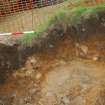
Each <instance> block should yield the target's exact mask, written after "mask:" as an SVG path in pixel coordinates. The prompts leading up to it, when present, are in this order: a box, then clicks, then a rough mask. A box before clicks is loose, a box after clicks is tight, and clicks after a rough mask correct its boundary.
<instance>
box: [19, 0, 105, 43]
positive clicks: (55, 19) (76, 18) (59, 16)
mask: <svg viewBox="0 0 105 105" xmlns="http://www.w3.org/2000/svg"><path fill="white" fill-rule="evenodd" d="M68 1H69V0H67V2H68ZM103 10H105V4H100V5H95V6H93V7H85V6H79V7H74V8H72V9H71V8H69V7H66V8H63V7H62V9H60V10H59V11H57V12H56V13H55V14H54V15H53V16H52V17H51V18H50V19H48V21H47V22H45V23H43V24H41V25H40V26H39V27H38V28H37V30H36V32H35V33H34V34H27V35H25V36H23V37H21V38H20V39H19V40H20V41H22V42H24V41H25V42H26V41H28V40H32V39H33V38H35V37H38V36H41V35H43V33H44V32H45V31H46V30H47V29H48V27H50V26H51V25H52V24H55V23H59V22H63V23H64V24H67V25H68V24H69V25H73V26H75V27H76V26H77V24H79V23H80V22H81V17H82V16H84V17H87V15H88V16H97V12H99V11H103Z"/></svg>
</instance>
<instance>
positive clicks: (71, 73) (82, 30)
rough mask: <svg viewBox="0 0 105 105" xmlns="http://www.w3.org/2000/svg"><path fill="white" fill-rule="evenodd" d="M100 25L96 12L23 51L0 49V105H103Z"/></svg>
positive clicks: (104, 38)
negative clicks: (92, 15)
mask: <svg viewBox="0 0 105 105" xmlns="http://www.w3.org/2000/svg"><path fill="white" fill-rule="evenodd" d="M104 20H105V13H104V12H99V13H98V18H97V17H90V18H85V19H84V18H83V19H82V20H81V23H80V24H77V27H74V26H67V27H66V30H65V27H64V25H62V24H61V23H56V24H55V25H53V27H51V28H49V29H48V30H47V31H46V32H45V33H44V35H43V37H40V38H37V39H33V40H32V41H31V42H30V41H29V42H27V43H26V44H25V45H24V44H20V43H17V42H16V41H13V40H12V41H11V40H10V42H11V44H9V46H8V45H7V44H6V43H5V44H4V43H2V44H0V61H1V62H2V63H0V72H1V73H0V81H1V84H0V105H2V104H4V105H104V104H105V101H104V100H105V85H104V82H105V22H104Z"/></svg>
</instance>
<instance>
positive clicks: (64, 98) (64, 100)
mask: <svg viewBox="0 0 105 105" xmlns="http://www.w3.org/2000/svg"><path fill="white" fill-rule="evenodd" d="M62 102H63V103H64V104H65V105H68V104H70V100H69V98H68V97H66V96H65V97H63V98H62Z"/></svg>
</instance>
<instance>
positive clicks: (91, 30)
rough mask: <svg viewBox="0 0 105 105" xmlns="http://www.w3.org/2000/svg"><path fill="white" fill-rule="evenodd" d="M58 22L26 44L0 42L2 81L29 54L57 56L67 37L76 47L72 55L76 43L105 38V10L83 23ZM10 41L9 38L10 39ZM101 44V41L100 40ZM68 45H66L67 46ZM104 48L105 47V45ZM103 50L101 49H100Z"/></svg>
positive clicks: (25, 59)
mask: <svg viewBox="0 0 105 105" xmlns="http://www.w3.org/2000/svg"><path fill="white" fill-rule="evenodd" d="M64 29H65V28H64V25H62V24H61V23H56V24H55V25H53V27H51V28H49V29H48V30H47V31H46V32H45V33H44V34H43V35H42V36H41V37H40V38H35V39H33V40H32V41H31V42H30V41H29V42H27V43H25V44H22V43H18V42H17V41H14V40H13V41H10V44H8V43H4V42H3V43H4V44H3V43H2V42H1V43H0V83H1V82H3V80H5V78H6V77H7V74H8V73H11V72H13V71H14V70H16V69H17V68H20V67H22V66H24V64H25V62H26V61H27V59H28V57H29V56H32V55H34V54H38V53H47V54H49V53H53V54H52V55H53V57H56V54H55V53H54V52H55V49H57V46H58V45H59V43H60V42H62V41H63V40H64V39H65V38H68V39H69V40H71V41H72V46H73V48H74V49H72V50H71V51H72V52H73V51H74V52H73V53H72V54H71V55H72V57H75V56H76V54H75V45H76V44H77V43H79V44H85V43H86V42H88V41H89V40H91V39H92V38H95V39H97V40H98V39H99V40H100V39H102V40H104V39H105V12H99V13H98V18H97V17H90V18H88V19H84V18H83V19H82V21H81V24H78V25H77V27H75V26H67V28H66V30H64ZM8 42H9V40H8ZM100 44H101V42H100ZM65 47H66V46H65ZM102 49H105V48H104V47H103V48H102ZM100 50H101V49H100Z"/></svg>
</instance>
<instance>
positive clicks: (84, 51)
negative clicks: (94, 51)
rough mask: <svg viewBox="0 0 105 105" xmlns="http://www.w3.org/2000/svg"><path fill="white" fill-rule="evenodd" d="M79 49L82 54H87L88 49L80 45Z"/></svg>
mask: <svg viewBox="0 0 105 105" xmlns="http://www.w3.org/2000/svg"><path fill="white" fill-rule="evenodd" d="M80 48H81V50H82V51H83V53H84V54H87V52H88V47H87V46H85V45H81V46H80Z"/></svg>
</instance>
